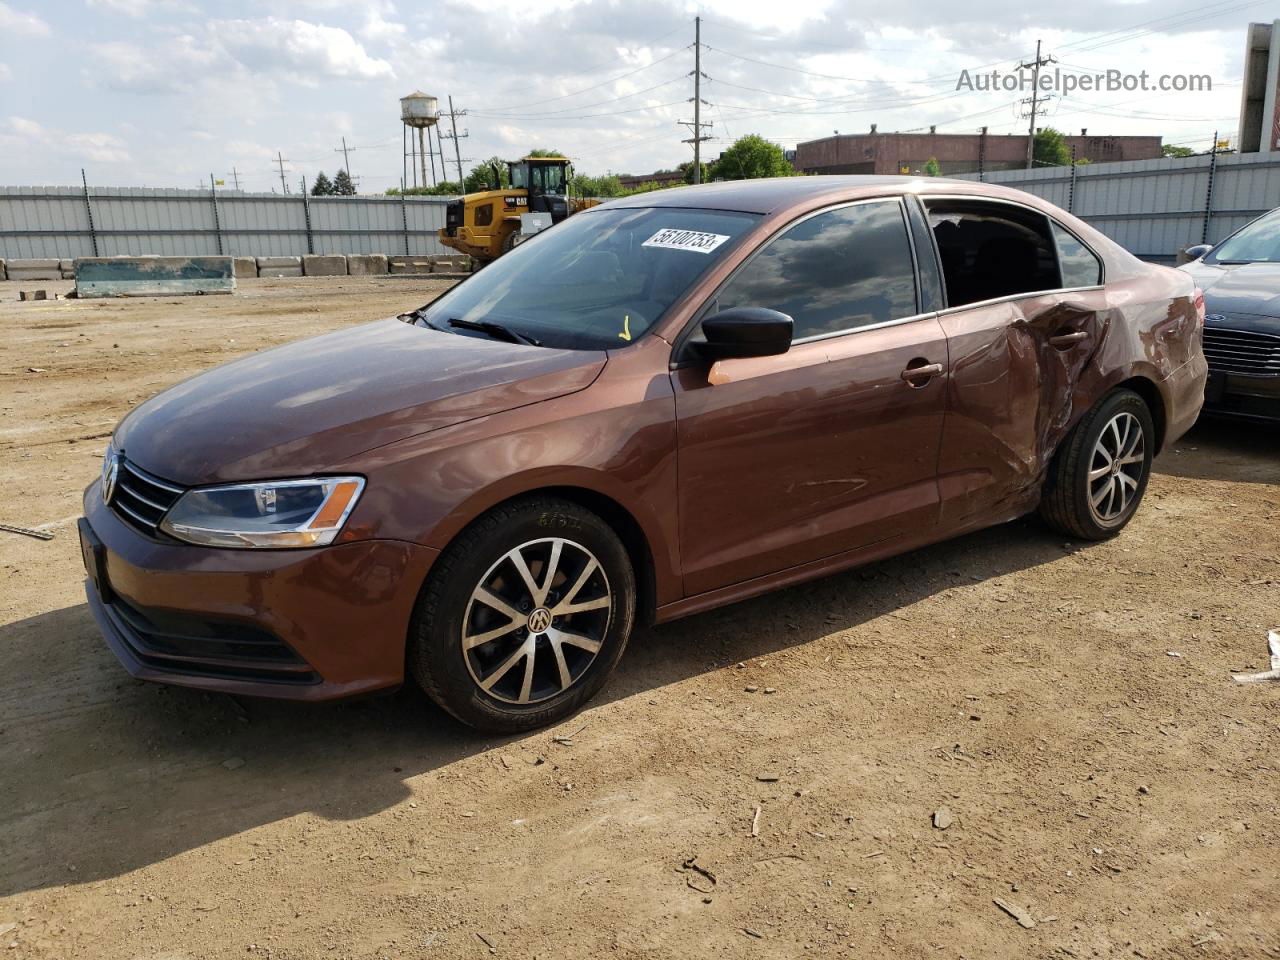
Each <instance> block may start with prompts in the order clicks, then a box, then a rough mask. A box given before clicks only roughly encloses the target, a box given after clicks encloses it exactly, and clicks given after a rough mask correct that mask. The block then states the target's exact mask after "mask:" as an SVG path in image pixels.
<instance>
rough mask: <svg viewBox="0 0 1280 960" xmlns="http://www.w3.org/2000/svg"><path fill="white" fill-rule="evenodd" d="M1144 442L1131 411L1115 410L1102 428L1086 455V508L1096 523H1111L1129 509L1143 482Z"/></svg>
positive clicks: (1136, 419)
mask: <svg viewBox="0 0 1280 960" xmlns="http://www.w3.org/2000/svg"><path fill="white" fill-rule="evenodd" d="M1145 444H1146V438H1145V437H1144V436H1143V431H1142V424H1141V423H1140V422H1139V421H1138V418H1137V417H1135V416H1134V415H1133V414H1132V413H1127V412H1121V413H1117V414H1116V415H1115V416H1114V417H1112V418H1111V419H1110V420H1109V421H1107V425H1106V426H1104V427H1103V428H1102V433H1100V434H1099V435H1098V440H1097V442H1096V443H1095V444H1094V445H1093V453H1092V455H1091V456H1090V458H1089V511H1090V512H1091V513H1092V514H1093V518H1094V520H1096V521H1097V522H1098V523H1099V524H1101V525H1103V526H1110V525H1112V524H1114V523H1116V522H1117V521H1118V520H1120V519H1121V518H1123V517H1124V516H1125V514H1126V513H1127V511H1128V510H1129V507H1130V505H1131V504H1132V503H1133V501H1134V498H1135V497H1136V496H1137V494H1138V489H1139V487H1140V486H1141V485H1142V472H1143V469H1144V465H1145V462H1146V446H1145Z"/></svg>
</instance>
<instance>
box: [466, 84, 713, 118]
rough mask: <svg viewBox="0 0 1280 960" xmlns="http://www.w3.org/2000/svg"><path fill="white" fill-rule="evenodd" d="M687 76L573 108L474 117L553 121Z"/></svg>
mask: <svg viewBox="0 0 1280 960" xmlns="http://www.w3.org/2000/svg"><path fill="white" fill-rule="evenodd" d="M687 76H688V74H687V73H682V74H680V76H678V77H672V78H671V79H670V80H663V81H662V82H661V83H655V84H654V85H653V86H651V87H645V88H644V89H643V90H635V91H633V92H631V93H624V94H622V96H619V97H612V98H610V99H608V100H598V101H596V102H595V103H582V104H578V105H577V106H573V107H564V108H562V109H560V110H548V111H547V112H546V113H515V114H511V113H508V114H502V113H489V112H487V111H486V112H482V111H476V116H477V117H485V118H488V119H493V120H543V119H555V118H558V117H559V116H560V115H561V114H565V113H572V112H573V111H575V110H590V109H592V108H593V107H603V106H606V105H607V104H610V103H617V102H618V101H619V100H627V99H630V98H631V97H638V96H640V95H641V94H642V93H648V92H650V91H651V90H657V89H660V88H661V87H667V86H670V85H671V84H673V83H679V82H681V81H683V80H684V79H685V77H687Z"/></svg>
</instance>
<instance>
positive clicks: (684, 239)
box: [641, 227, 729, 253]
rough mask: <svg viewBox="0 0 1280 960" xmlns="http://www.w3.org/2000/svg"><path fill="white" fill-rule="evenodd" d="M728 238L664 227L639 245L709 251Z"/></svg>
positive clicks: (720, 235) (695, 251)
mask: <svg viewBox="0 0 1280 960" xmlns="http://www.w3.org/2000/svg"><path fill="white" fill-rule="evenodd" d="M728 239H729V238H728V237H727V236H725V235H724V234H721V233H699V232H698V231H696V230H677V229H676V228H674V227H665V228H663V229H662V230H659V231H658V232H657V233H655V234H654V235H653V236H652V237H650V238H649V239H648V240H646V241H645V242H644V243H643V244H641V246H644V247H660V248H661V249H663V250H692V251H693V252H694V253H710V252H711V251H712V250H714V249H715V248H716V247H718V246H720V244H722V243H724V242H725V241H726V240H728Z"/></svg>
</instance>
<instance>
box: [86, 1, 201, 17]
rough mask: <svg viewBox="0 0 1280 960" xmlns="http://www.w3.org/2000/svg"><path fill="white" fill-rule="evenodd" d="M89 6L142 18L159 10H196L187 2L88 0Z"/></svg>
mask: <svg viewBox="0 0 1280 960" xmlns="http://www.w3.org/2000/svg"><path fill="white" fill-rule="evenodd" d="M88 3H89V6H91V7H96V8H97V9H99V10H106V11H108V12H109V13H121V14H124V15H125V16H126V17H140V16H142V15H143V14H144V13H153V12H155V11H159V10H171V11H172V10H183V11H188V12H190V11H194V10H195V9H196V8H195V7H193V6H192V5H191V4H190V3H187V2H186V0H88Z"/></svg>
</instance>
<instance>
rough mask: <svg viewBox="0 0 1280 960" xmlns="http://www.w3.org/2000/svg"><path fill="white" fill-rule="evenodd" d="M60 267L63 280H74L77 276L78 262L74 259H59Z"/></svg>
mask: <svg viewBox="0 0 1280 960" xmlns="http://www.w3.org/2000/svg"><path fill="white" fill-rule="evenodd" d="M58 269H59V270H60V271H61V272H62V279H63V280H74V279H75V278H76V262H75V261H74V260H59V261H58Z"/></svg>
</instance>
